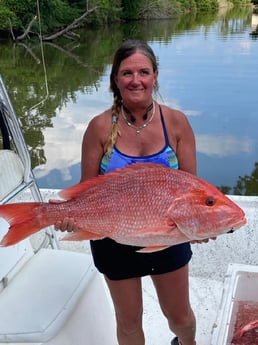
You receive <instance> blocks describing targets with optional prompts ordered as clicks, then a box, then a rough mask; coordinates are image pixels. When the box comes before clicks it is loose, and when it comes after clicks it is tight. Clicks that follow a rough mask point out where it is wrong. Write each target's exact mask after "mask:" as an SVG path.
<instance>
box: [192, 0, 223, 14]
mask: <svg viewBox="0 0 258 345" xmlns="http://www.w3.org/2000/svg"><path fill="white" fill-rule="evenodd" d="M218 5H219V4H218V1H217V0H196V8H197V10H198V11H200V12H205V11H214V10H217V9H218Z"/></svg>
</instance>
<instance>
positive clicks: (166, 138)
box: [159, 105, 169, 146]
mask: <svg viewBox="0 0 258 345" xmlns="http://www.w3.org/2000/svg"><path fill="white" fill-rule="evenodd" d="M159 111H160V118H161V124H162V128H163V133H164V137H165V145H166V146H169V140H168V133H167V129H166V125H165V120H164V116H163V112H162V108H161V105H159Z"/></svg>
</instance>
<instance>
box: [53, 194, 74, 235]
mask: <svg viewBox="0 0 258 345" xmlns="http://www.w3.org/2000/svg"><path fill="white" fill-rule="evenodd" d="M60 202H63V200H58V199H57V200H56V199H50V200H49V203H50V204H57V203H60ZM54 227H55V230H59V231H68V232H73V231H76V230H78V227H77V225H76V222H75V220H74V218H69V217H65V218H64V219H63V220H58V221H57V222H56V223H55V224H54Z"/></svg>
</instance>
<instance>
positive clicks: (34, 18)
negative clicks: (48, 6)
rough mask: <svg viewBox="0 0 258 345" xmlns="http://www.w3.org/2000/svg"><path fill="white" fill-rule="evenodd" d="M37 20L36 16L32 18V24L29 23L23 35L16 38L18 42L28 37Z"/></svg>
mask: <svg viewBox="0 0 258 345" xmlns="http://www.w3.org/2000/svg"><path fill="white" fill-rule="evenodd" d="M36 20H37V16H34V17H33V18H32V20H31V21H30V23H29V25H28V27H27V29H26V30H25V31H24V33H23V34H22V35H20V36H18V37H16V41H21V40H23V39H24V37H26V36H28V33H29V32H30V29H31V27H32V25H33V24H34V22H35V21H36Z"/></svg>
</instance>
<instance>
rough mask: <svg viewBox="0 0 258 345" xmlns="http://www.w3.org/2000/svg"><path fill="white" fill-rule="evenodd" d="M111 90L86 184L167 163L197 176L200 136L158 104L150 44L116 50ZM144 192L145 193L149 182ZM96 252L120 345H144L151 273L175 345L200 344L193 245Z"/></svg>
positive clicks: (91, 129)
mask: <svg viewBox="0 0 258 345" xmlns="http://www.w3.org/2000/svg"><path fill="white" fill-rule="evenodd" d="M110 89H111V91H112V92H113V95H114V102H113V105H112V107H111V108H110V109H107V110H105V111H104V112H103V113H102V114H100V115H97V116H96V117H94V118H93V119H92V120H91V122H90V123H89V126H88V128H87V130H86V132H85V135H84V138H83V143H82V164H81V167H82V176H81V180H82V181H85V180H88V179H90V178H92V177H94V176H97V175H99V174H106V173H107V172H110V171H113V170H115V169H118V168H121V167H124V166H126V165H129V164H132V163H138V162H152V163H158V164H163V165H165V166H168V167H170V168H172V169H182V170H185V171H187V172H189V173H191V174H194V175H195V174H196V151H195V138H194V134H193V131H192V129H191V127H190V125H189V122H188V120H187V118H186V116H185V115H184V114H183V113H182V112H180V111H178V110H174V109H171V108H168V107H167V106H165V105H159V104H158V103H157V102H156V101H155V100H154V99H153V94H154V93H155V91H157V89H158V65H157V61H156V57H155V55H154V53H153V51H152V49H151V48H150V47H149V46H148V45H147V44H146V43H145V42H142V41H138V40H128V41H125V42H124V43H123V44H122V46H121V47H120V48H119V49H118V50H117V51H116V53H115V56H114V60H113V66H112V71H111V75H110ZM142 188H143V190H142V193H144V183H143V186H142ZM124 198H126V193H124V194H122V193H121V200H120V203H119V204H117V205H115V207H114V209H113V212H114V213H116V212H119V211H120V209H121V208H123V200H124ZM126 212H128V213H130V209H127V210H126ZM99 216H100V217H101V216H102V215H101V214H100V215H99ZM56 228H57V229H60V230H70V231H72V230H75V229H76V222H75V221H73V219H70V218H66V219H65V220H64V221H63V222H58V223H57V224H56ZM111 230H112V229H111ZM111 230H110V231H111ZM91 249H92V254H93V258H94V262H95V265H96V267H97V268H98V270H99V271H100V272H102V273H103V274H104V275H105V279H106V282H107V285H108V287H109V290H110V293H111V296H112V299H113V303H114V308H115V314H116V320H117V338H118V343H119V345H144V344H145V339H144V333H143V328H142V314H143V301H142V288H141V277H143V276H146V275H150V276H151V278H152V280H153V283H154V286H155V288H156V291H157V295H158V298H159V302H160V306H161V309H162V311H163V313H164V315H165V317H166V318H167V320H168V324H169V327H170V329H171V331H172V332H173V333H175V334H176V335H177V337H176V338H174V339H173V340H172V342H171V344H172V345H177V344H181V345H194V344H195V317H194V313H193V311H192V309H191V306H190V302H189V286H188V263H189V261H190V259H191V255H192V253H191V248H190V244H189V243H183V244H179V245H175V246H172V247H169V248H167V249H164V250H160V251H154V252H151V253H142V252H138V251H137V250H139V249H140V248H139V247H134V246H128V245H124V244H120V243H117V242H115V241H114V240H112V239H109V238H105V239H101V240H95V241H91ZM149 251H151V249H150V250H149Z"/></svg>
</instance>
